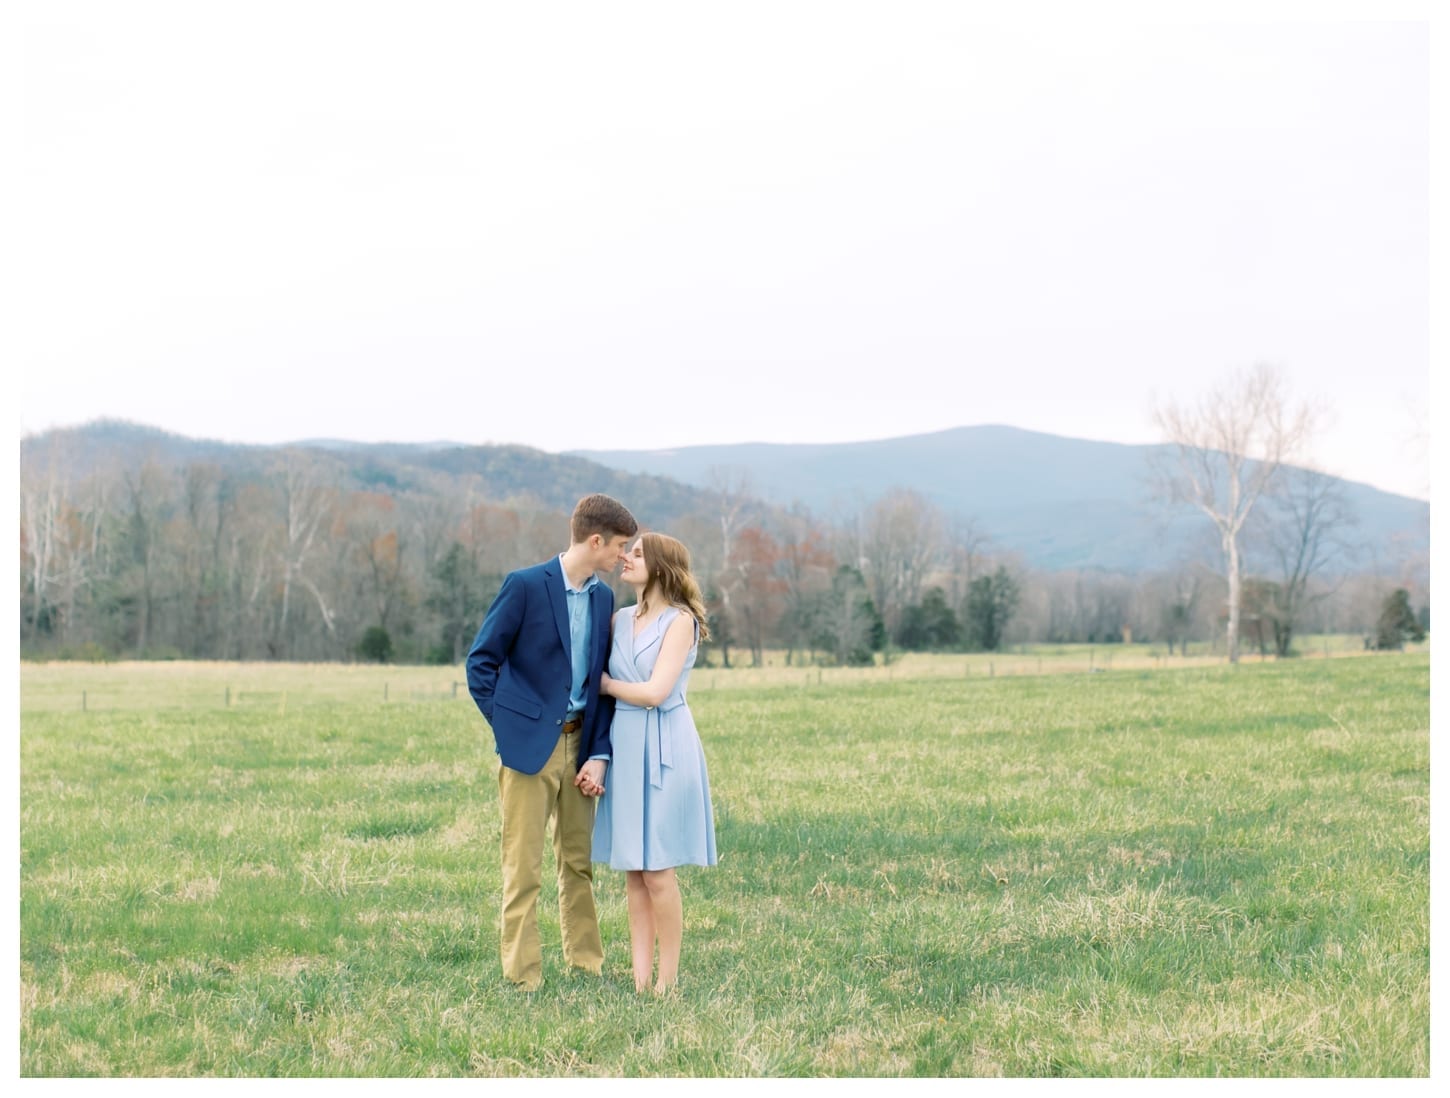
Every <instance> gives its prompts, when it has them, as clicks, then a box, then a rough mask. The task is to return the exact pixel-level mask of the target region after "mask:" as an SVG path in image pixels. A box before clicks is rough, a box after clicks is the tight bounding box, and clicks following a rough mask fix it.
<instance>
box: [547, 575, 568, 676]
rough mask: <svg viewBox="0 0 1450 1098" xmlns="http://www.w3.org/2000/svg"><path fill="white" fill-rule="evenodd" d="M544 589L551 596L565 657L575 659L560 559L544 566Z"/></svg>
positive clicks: (551, 606) (555, 623)
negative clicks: (570, 637)
mask: <svg viewBox="0 0 1450 1098" xmlns="http://www.w3.org/2000/svg"><path fill="white" fill-rule="evenodd" d="M544 588H545V590H546V591H547V592H548V595H549V608H550V609H551V610H553V612H554V627H555V628H556V629H558V630H559V640H560V642H561V643H562V644H563V645H564V655H565V657H567V658H568V659H573V658H574V646H573V645H572V644H571V643H570V642H569V608H568V606H567V605H565V602H566V600H565V598H564V572H563V568H562V567H561V565H560V564H559V558H558V557H555V558H554V559H553V561H551V562H550V563H549V564H546V565H545V566H544Z"/></svg>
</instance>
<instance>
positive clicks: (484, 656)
mask: <svg viewBox="0 0 1450 1098" xmlns="http://www.w3.org/2000/svg"><path fill="white" fill-rule="evenodd" d="M569 525H570V544H569V548H568V549H567V550H565V551H564V552H563V553H561V554H559V556H558V557H556V558H554V559H552V560H547V561H545V562H544V563H543V564H536V565H534V566H533V567H531V568H521V569H518V570H517V571H514V572H510V573H509V574H508V575H507V576H506V577H505V578H504V581H503V586H502V587H501V588H500V589H499V593H498V597H497V598H495V599H494V601H493V605H492V606H490V607H489V609H488V613H487V615H485V617H484V619H483V626H482V628H480V629H479V631H478V636H477V637H476V638H475V639H474V642H473V648H472V649H471V650H470V651H469V653H468V690H469V693H470V694H472V695H473V700H474V701H475V702H477V703H478V708H479V709H480V710H481V711H482V713H483V716H484V719H485V720H487V721H488V723H489V725H490V727H491V728H492V729H493V739H494V746H495V748H496V750H497V751H498V755H499V763H500V765H499V772H498V790H499V804H500V809H501V812H502V814H503V844H502V846H503V920H502V924H501V926H500V931H499V945H500V953H501V955H502V959H503V974H504V976H505V978H507V979H508V980H510V981H512V982H513V983H514V984H515V985H516V986H517V987H519V988H521V989H523V990H525V991H534V990H537V989H538V987H539V985H540V983H542V982H543V958H542V956H541V951H540V947H539V924H538V911H537V908H538V899H539V890H540V888H541V887H542V884H543V869H544V834H545V831H546V829H547V827H548V824H549V821H550V819H552V820H553V821H554V853H555V858H556V861H557V863H558V872H559V927H560V931H561V936H562V938H563V946H564V961H565V963H566V964H568V965H570V966H571V967H573V968H577V969H581V970H583V971H585V972H589V973H592V974H594V975H599V973H600V971H601V970H602V967H603V964H604V947H603V944H602V943H601V941H600V938H599V919H598V916H597V915H596V914H595V911H594V891H593V887H592V886H593V882H594V870H593V866H592V864H591V862H590V839H591V835H592V832H593V828H594V800H593V799H592V798H593V795H596V794H597V793H598V792H600V791H602V789H603V787H604V771H605V768H606V766H607V765H608V759H609V756H610V743H609V725H610V718H611V717H612V715H613V708H614V706H613V700H612V699H611V698H608V697H602V698H601V697H600V694H599V680H600V675H601V674H602V673H603V671H604V668H605V665H606V663H607V662H608V659H609V643H610V637H609V625H610V618H611V616H612V615H613V613H614V592H613V591H611V590H610V589H609V587H608V586H606V585H605V584H603V583H601V582H600V581H599V577H598V576H597V575H596V574H595V573H597V572H607V571H613V570H614V568H615V567H617V566H618V565H619V564H620V562H621V561H622V560H623V559H624V550H625V546H626V545H627V544H628V543H629V541H630V539H631V538H632V537H634V535H635V533H636V532H637V531H638V529H639V526H638V524H637V523H636V522H635V520H634V516H633V515H631V514H630V513H629V511H627V510H626V509H625V507H624V505H623V504H621V503H620V502H619V501H618V500H614V499H611V498H610V497H609V496H605V495H592V496H585V497H584V498H583V499H581V500H580V501H579V502H578V504H577V505H576V506H575V508H574V514H573V517H572V518H571V519H570V523H569ZM586 791H587V792H586Z"/></svg>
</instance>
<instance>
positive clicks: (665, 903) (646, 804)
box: [585, 533, 715, 993]
mask: <svg viewBox="0 0 1450 1098" xmlns="http://www.w3.org/2000/svg"><path fill="white" fill-rule="evenodd" d="M621 577H622V578H623V580H624V582H625V583H627V584H629V585H630V586H631V587H632V588H634V593H635V605H633V606H626V607H624V608H623V609H621V610H619V611H617V612H616V613H615V615H614V641H613V647H612V649H611V651H610V654H609V670H608V671H607V672H606V673H605V675H604V676H603V678H602V680H601V686H600V690H601V691H602V692H603V693H605V694H609V695H611V696H612V697H613V698H614V699H615V707H614V724H613V726H612V728H611V730H610V737H611V740H612V742H613V750H614V757H613V760H612V761H611V763H610V766H609V779H608V783H607V788H605V789H604V790H603V792H602V794H601V796H600V801H599V810H598V813H597V815H596V816H595V819H594V854H593V857H594V860H595V861H596V862H606V863H608V864H609V866H610V867H611V868H613V869H622V870H624V871H625V895H626V899H627V901H628V905H629V942H630V953H631V956H632V960H633V965H634V986H635V990H637V991H645V990H647V989H648V988H649V986H650V975H651V970H652V969H653V966H654V954H655V947H656V945H658V947H659V971H658V973H657V975H656V979H655V983H654V990H655V991H656V992H657V993H660V992H665V991H668V990H669V989H670V988H672V987H674V986H675V982H676V980H677V979H678V978H679V968H680V942H681V938H682V936H683V932H684V915H683V911H682V908H681V903H680V887H679V882H678V881H677V880H676V879H675V867H676V866H680V865H714V864H715V817H714V812H713V811H712V809H711V807H710V781H709V778H708V777H707V775H706V773H705V753H704V751H703V749H702V748H701V746H700V736H699V733H697V732H696V731H695V719H694V717H692V716H691V715H690V707H689V706H688V705H686V704H685V684H686V683H687V681H688V680H689V677H690V668H692V667H694V665H695V656H696V654H697V653H698V651H699V646H700V641H701V640H702V639H703V638H706V637H708V636H709V635H710V634H709V631H708V629H707V628H706V626H705V605H704V600H703V599H702V598H701V596H700V585H699V584H698V583H697V582H696V581H695V577H694V576H692V575H691V574H690V552H689V550H688V549H686V548H685V547H684V546H683V545H682V544H680V543H679V542H678V541H676V540H675V539H674V538H672V537H668V536H667V535H665V534H655V533H646V534H642V535H640V537H639V539H638V540H637V541H636V542H635V543H634V545H633V546H632V547H631V548H630V551H629V553H628V555H627V556H626V558H625V561H624V567H623V571H622V572H621ZM597 791H598V790H597V787H596V789H595V790H590V789H585V792H586V793H588V792H597Z"/></svg>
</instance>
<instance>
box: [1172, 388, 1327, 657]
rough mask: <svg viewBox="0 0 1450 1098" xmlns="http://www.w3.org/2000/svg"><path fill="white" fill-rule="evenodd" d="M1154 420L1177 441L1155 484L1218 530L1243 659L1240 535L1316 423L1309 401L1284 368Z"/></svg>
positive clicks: (1234, 635)
mask: <svg viewBox="0 0 1450 1098" xmlns="http://www.w3.org/2000/svg"><path fill="white" fill-rule="evenodd" d="M1153 418H1154V420H1155V422H1156V423H1157V425H1158V427H1159V429H1160V430H1161V431H1162V432H1163V436H1164V438H1165V439H1166V441H1167V442H1168V443H1169V445H1170V446H1171V454H1172V456H1171V458H1170V459H1169V460H1168V461H1167V462H1165V463H1163V464H1162V465H1161V466H1159V467H1158V468H1157V469H1156V470H1155V474H1156V475H1155V480H1156V484H1155V488H1156V491H1157V493H1158V494H1159V495H1160V497H1162V498H1164V499H1166V500H1168V501H1169V502H1172V503H1187V504H1191V505H1192V506H1194V507H1196V508H1198V509H1199V510H1200V511H1202V512H1203V513H1204V514H1205V515H1207V516H1208V518H1209V520H1210V521H1211V522H1212V523H1213V525H1214V527H1215V529H1216V530H1217V531H1218V535H1219V541H1220V544H1221V546H1222V548H1223V557H1224V574H1225V577H1226V578H1227V580H1228V628H1227V635H1226V641H1227V648H1228V658H1229V661H1230V662H1232V663H1237V662H1238V658H1239V614H1240V607H1241V602H1242V586H1243V555H1242V552H1241V549H1240V537H1241V535H1242V534H1243V529H1244V524H1245V523H1246V522H1247V521H1248V518H1249V515H1250V514H1252V513H1253V510H1254V507H1255V505H1256V504H1257V503H1258V502H1259V500H1260V498H1261V497H1262V496H1263V495H1264V493H1265V492H1266V491H1267V490H1268V488H1269V485H1270V484H1271V483H1272V482H1273V480H1274V478H1275V476H1276V475H1277V474H1278V472H1279V468H1280V466H1282V465H1283V464H1284V462H1285V461H1286V460H1288V459H1289V458H1291V457H1292V456H1294V455H1295V454H1296V453H1297V452H1298V451H1299V450H1300V449H1301V447H1303V445H1304V443H1305V442H1306V440H1307V439H1308V437H1309V435H1310V434H1311V433H1312V431H1313V429H1314V424H1315V415H1314V412H1313V411H1312V410H1311V409H1310V408H1309V407H1308V406H1306V405H1295V406H1292V407H1291V405H1290V401H1289V398H1288V396H1287V394H1286V393H1285V391H1284V381H1283V378H1282V376H1281V374H1280V372H1279V370H1278V369H1276V368H1275V367H1272V366H1265V365H1259V366H1255V367H1253V368H1251V369H1249V370H1248V371H1245V372H1241V373H1238V374H1235V375H1234V376H1233V377H1232V378H1231V379H1230V380H1229V381H1228V382H1227V383H1224V384H1221V385H1219V386H1218V387H1216V388H1214V389H1213V390H1211V391H1210V392H1209V393H1208V394H1207V395H1205V396H1203V397H1201V398H1200V399H1199V400H1198V401H1197V402H1196V403H1194V404H1191V405H1187V406H1181V405H1177V404H1167V405H1164V406H1162V407H1159V408H1157V409H1156V410H1155V411H1154V414H1153Z"/></svg>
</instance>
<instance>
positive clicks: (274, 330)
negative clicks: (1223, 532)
mask: <svg viewBox="0 0 1450 1098" xmlns="http://www.w3.org/2000/svg"><path fill="white" fill-rule="evenodd" d="M999 9H1000V10H999ZM1086 9H1090V10H1091V11H1092V12H1093V13H1094V17H1093V19H1091V20H1089V19H1088V18H1087V17H1086V16H1085V15H1083V14H1081V12H1082V11H1083V10H1086ZM1008 10H1010V11H1011V12H1013V13H1015V14H1016V18H1015V19H1014V20H1013V21H1012V22H1001V21H1000V19H1001V12H1002V11H1008ZM1165 10H1166V11H1172V12H1179V13H1182V14H1178V15H1176V16H1175V17H1174V18H1172V19H1166V20H1165V19H1163V17H1162V14H1161V13H1162V12H1164V11H1165ZM1073 11H1076V12H1079V13H1080V14H1078V15H1076V16H1075V17H1074V18H1072V19H1071V20H1068V19H1066V18H1065V17H1064V16H1063V13H1064V12H1073ZM1309 11H1315V12H1319V13H1322V12H1325V11H1328V12H1329V13H1330V15H1329V16H1324V15H1322V14H1316V15H1314V16H1312V17H1311V16H1310V15H1308V14H1306V13H1307V12H1309ZM1428 11H1429V5H1415V4H1404V5H1396V4H1393V3H1390V4H1383V3H1382V4H1378V5H1373V6H1371V5H1364V4H1361V5H1354V4H1350V5H1341V6H1335V5H1332V4H1330V5H1322V4H1321V5H1316V6H1315V8H1313V9H1310V8H1307V7H1305V8H1299V7H1286V6H1284V5H1276V4H1274V3H1272V2H1265V3H1258V4H1253V5H1242V6H1236V5H1234V4H1232V3H1219V4H1215V5H1213V6H1212V8H1208V7H1203V8H1191V7H1175V6H1174V5H1171V4H1159V5H1154V6H1151V7H1148V6H1144V7H1141V8H1134V7H1114V6H1112V5H1108V6H1107V7H1103V6H1102V5H1096V4H1079V5H1076V7H1073V8H1067V7H1059V6H1033V5H997V6H995V7H987V6H984V5H972V4H946V3H929V4H911V3H907V2H891V3H885V2H882V3H874V4H850V3H830V4H824V3H810V4H790V3H788V2H785V0H777V2H773V3H766V4H756V3H741V2H732V3H729V4H724V3H717V4H688V3H654V4H630V3H590V4H570V5H555V4H542V3H538V4H536V3H521V2H512V3H480V2H463V0H458V2H443V3H434V2H429V0H407V2H400V3H365V2H353V3H345V4H344V3H309V2H306V0H285V2H281V3H275V2H269V0H253V2H250V3H246V4H214V3H199V2H197V0H184V2H177V3H155V2H148V0H131V2H127V3H116V2H114V0H106V2H94V3H68V2H64V0H49V2H45V3H39V2H31V3H25V4H22V5H19V8H18V16H14V17H12V18H13V19H15V21H16V22H18V23H20V24H21V25H20V28H19V31H20V33H19V37H18V39H16V40H15V41H12V45H11V46H10V47H9V49H10V50H11V51H12V52H15V51H16V50H17V46H16V45H15V42H16V41H18V43H19V45H18V52H19V62H20V68H19V69H18V75H16V76H13V77H12V80H14V81H15V82H17V83H18V84H19V85H20V87H19V92H20V95H21V96H22V98H21V99H20V103H21V107H20V110H21V121H22V125H23V138H22V140H23V144H22V149H23V161H22V165H21V166H22V169H23V174H22V175H21V177H20V179H19V181H18V183H17V184H16V187H17V190H18V208H19V209H20V210H23V226H22V232H23V235H22V236H21V241H20V243H21V249H20V253H21V255H22V256H23V258H24V262H23V265H17V266H20V267H21V269H22V278H21V280H20V285H19V287H18V292H17V295H16V296H15V298H14V302H15V305H16V306H17V308H16V320H17V324H18V327H17V329H16V334H18V336H19V348H20V358H19V360H18V362H17V363H16V365H17V366H18V371H17V373H18V378H19V400H18V409H19V416H18V418H19V431H20V433H21V434H24V433H27V432H35V431H40V430H44V429H45V428H48V427H51V426H57V425H69V424H75V423H81V422H85V421H87V420H90V419H93V418H96V417H101V416H109V417H119V418H124V419H129V420H134V421H137V422H141V423H146V424H151V425H154V426H158V427H162V428H165V429H167V430H171V431H175V432H178V433H181V434H186V435H191V436H198V437H210V438H221V439H229V440H236V441H245V442H279V441H288V440H296V439H303V438H319V437H331V438H346V439H353V440H359V441H385V440H391V441H431V440H452V441H458V442H463V443H486V442H516V443H523V444H525V445H529V446H536V447H539V448H542V449H546V450H553V451H558V450H566V449H573V448H637V447H643V448H661V447H669V446H677V445H686V444H691V443H699V442H744V441H775V442H815V441H849V440H857V439H868V438H882V437H888V436H894V435H905V434H915V433H919V432H925V431H933V430H939V429H942V428H947V427H953V426H959V425H966V424H978V423H1007V424H1013V425H1016V426H1020V427H1024V428H1029V429H1034V430H1040V431H1048V432H1053V433H1057V434H1064V435H1071V436H1076V437H1083V438H1097V439H1111V440H1118V441H1124V442H1150V441H1156V439H1157V435H1156V434H1155V431H1154V428H1153V425H1152V421H1151V416H1150V411H1151V407H1152V401H1153V399H1154V397H1155V396H1156V397H1158V398H1160V399H1162V398H1173V399H1183V398H1188V397H1191V396H1193V395H1194V394H1196V393H1197V392H1199V391H1200V390H1201V389H1202V388H1203V387H1205V386H1206V385H1208V384H1209V383H1210V382H1213V381H1215V380H1217V379H1220V378H1222V377H1224V376H1226V375H1227V374H1229V373H1230V372H1232V371H1234V370H1237V369H1240V368H1243V367H1247V366H1250V365H1252V364H1254V363H1256V362H1270V363H1275V364H1278V365H1280V366H1281V367H1283V369H1284V370H1285V372H1286V373H1287V375H1288V377H1289V379H1290V381H1291V384H1292V386H1293V388H1294V391H1295V392H1296V393H1297V394H1298V395H1300V396H1302V397H1305V398H1316V399H1322V400H1324V401H1325V402H1326V403H1327V404H1328V405H1329V406H1330V407H1331V408H1332V409H1333V412H1334V421H1335V422H1334V427H1333V430H1332V431H1331V432H1327V433H1326V434H1325V435H1324V436H1323V437H1322V439H1321V444H1320V446H1319V448H1318V454H1317V457H1318V459H1319V460H1320V461H1321V462H1322V464H1323V465H1324V466H1325V467H1326V468H1328V469H1329V470H1330V471H1332V472H1336V473H1340V474H1342V475H1345V476H1348V477H1350V478H1352V479H1355V480H1362V481H1366V482H1369V483H1372V484H1375V485H1378V486H1380V487H1383V488H1387V489H1390V490H1392V491H1399V492H1403V493H1406V494H1409V495H1416V496H1420V497H1423V498H1428V495H1429V491H1430V475H1429V471H1428V437H1429V414H1428V407H1429V384H1430V383H1429V365H1430V354H1431V351H1430V343H1429V339H1430V335H1429V326H1430V282H1429V277H1430V276H1429V256H1430V203H1429V194H1430V171H1431V163H1430V161H1431V157H1430V132H1431V113H1430V104H1431V54H1430V31H1429V26H1428V24H1427V23H1426V22H1414V21H1401V22H1361V21H1355V20H1352V19H1350V18H1347V17H1348V16H1364V15H1369V14H1371V13H1379V14H1380V15H1382V16H1383V15H1401V16H1406V17H1411V18H1413V17H1419V18H1421V19H1424V18H1426V15H1425V13H1426V12H1428ZM1103 12H1110V13H1111V15H1110V16H1109V17H1104V16H1103V15H1102V13H1103ZM1149 13H1157V14H1156V15H1155V16H1154V17H1155V18H1156V19H1158V20H1159V21H1157V22H1149V21H1147V16H1148V14H1149ZM1193 13H1196V14H1198V15H1200V16H1203V17H1204V18H1200V19H1196V20H1195V19H1192V18H1190V17H1189V15H1190V14H1193ZM1209 13H1218V16H1219V17H1222V18H1236V17H1240V18H1243V19H1244V21H1240V22H1210V21H1207V16H1208V14H1209ZM994 18H995V19H997V20H999V21H996V22H994V21H993V19H994ZM1437 121H1438V123H1439V124H1440V125H1441V126H1443V125H1444V119H1443V117H1440V118H1438V119H1437Z"/></svg>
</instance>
